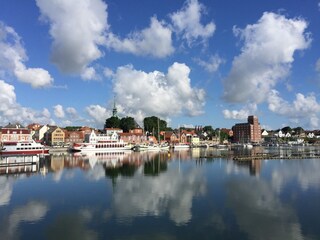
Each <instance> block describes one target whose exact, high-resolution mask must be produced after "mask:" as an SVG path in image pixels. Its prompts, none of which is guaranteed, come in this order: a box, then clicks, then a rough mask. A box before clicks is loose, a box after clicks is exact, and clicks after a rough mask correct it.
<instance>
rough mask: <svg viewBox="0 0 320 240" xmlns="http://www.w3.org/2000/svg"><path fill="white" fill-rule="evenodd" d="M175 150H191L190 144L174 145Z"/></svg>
mask: <svg viewBox="0 0 320 240" xmlns="http://www.w3.org/2000/svg"><path fill="white" fill-rule="evenodd" d="M173 148H174V149H187V148H190V144H186V143H178V144H175V145H173Z"/></svg>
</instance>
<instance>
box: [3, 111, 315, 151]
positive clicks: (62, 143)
mask: <svg viewBox="0 0 320 240" xmlns="http://www.w3.org/2000/svg"><path fill="white" fill-rule="evenodd" d="M92 132H94V134H96V135H102V134H103V135H107V136H111V135H114V134H115V135H116V137H117V138H118V139H119V140H122V141H124V142H126V143H129V144H132V145H135V144H151V143H155V144H158V143H164V142H166V143H168V144H169V145H171V146H174V145H175V144H189V145H190V146H192V147H199V146H217V145H230V144H253V145H261V144H266V145H272V144H289V145H295V144H296V145H298V144H300V145H301V144H316V143H318V141H319V140H320V131H318V130H314V131H307V130H304V129H302V128H301V127H299V128H293V129H291V128H290V127H284V128H282V129H278V130H269V131H267V130H265V129H261V126H260V124H259V120H258V118H257V117H256V116H248V119H247V122H245V123H237V124H235V125H234V126H232V127H231V128H217V129H213V128H212V127H211V126H205V127H202V126H196V127H195V128H179V129H173V130H171V131H163V130H162V131H159V133H156V132H154V133H152V132H151V133H148V132H147V131H145V129H144V128H142V127H140V126H139V125H137V124H136V126H135V127H134V128H133V129H130V130H127V131H124V130H123V129H121V128H108V127H106V128H104V129H95V128H91V127H89V126H81V127H65V128H63V127H59V126H53V125H41V124H38V123H32V124H29V125H27V126H23V125H21V124H20V123H14V124H12V123H9V124H8V125H6V126H3V127H0V142H1V144H3V143H6V142H19V141H28V140H34V141H36V142H41V143H42V144H44V145H46V146H50V147H52V148H57V147H65V148H68V147H70V146H72V145H73V144H75V143H82V142H84V141H85V139H86V136H88V135H90V134H91V133H92Z"/></svg>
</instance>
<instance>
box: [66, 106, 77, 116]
mask: <svg viewBox="0 0 320 240" xmlns="http://www.w3.org/2000/svg"><path fill="white" fill-rule="evenodd" d="M66 112H67V113H68V114H69V115H70V117H72V118H75V117H78V113H77V110H76V109H75V108H73V107H67V108H66Z"/></svg>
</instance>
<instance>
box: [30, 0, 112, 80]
mask: <svg viewBox="0 0 320 240" xmlns="http://www.w3.org/2000/svg"><path fill="white" fill-rule="evenodd" d="M36 3H37V6H38V7H39V9H40V12H41V19H42V20H44V21H47V22H48V23H49V25H50V35H51V37H52V38H53V43H52V55H51V59H52V61H53V62H54V63H55V64H56V65H57V66H58V68H59V69H60V70H61V71H62V72H65V73H74V74H81V73H82V72H83V71H85V70H86V68H87V67H88V66H89V65H90V63H91V62H93V61H94V60H97V59H99V58H100V57H101V56H102V55H103V53H102V52H101V50H100V49H99V46H100V45H102V43H103V42H104V38H105V37H104V35H105V32H106V30H107V29H108V28H109V26H108V23H107V4H106V3H104V1H102V0H70V1H60V0H52V1H46V0H36Z"/></svg>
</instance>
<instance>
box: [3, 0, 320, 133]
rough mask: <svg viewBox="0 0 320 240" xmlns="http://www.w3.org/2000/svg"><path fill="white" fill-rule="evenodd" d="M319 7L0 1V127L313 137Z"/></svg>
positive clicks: (319, 113)
mask: <svg viewBox="0 0 320 240" xmlns="http://www.w3.org/2000/svg"><path fill="white" fill-rule="evenodd" d="M319 20H320V7H319V1H311V0H310V1H301V0H294V1H289V0H287V1H275V0H272V1H253V0H244V1H230V0H227V1H211V0H202V1H197V0H186V1H178V0H176V1H172V0H161V1H160V0H153V1H149V0H141V1H132V0H112V1H103V0H69V1H61V0H51V1H45V0H35V1H21V0H20V1H18V0H10V1H9V0H5V1H2V2H1V4H0V102H1V105H0V126H1V125H6V124H7V123H8V122H16V121H18V122H21V123H23V124H28V123H31V122H38V123H41V124H46V123H49V124H57V125H60V126H68V125H89V126H94V127H98V128H102V126H103V124H104V122H105V119H106V118H108V117H110V115H111V112H112V107H113V99H114V97H115V99H116V103H117V107H118V111H119V116H120V117H122V116H132V117H134V118H135V119H136V120H137V121H138V122H141V121H142V120H143V118H144V117H146V116H152V115H156V116H160V117H161V118H164V119H166V120H167V121H168V123H169V125H170V126H172V127H178V126H182V125H188V126H192V125H193V126H195V125H203V126H205V125H212V126H213V127H227V128H230V127H232V125H233V124H234V123H237V122H244V121H246V118H247V116H248V115H252V114H254V115H257V116H258V117H259V120H260V123H261V125H262V126H263V127H265V128H268V129H276V128H280V127H283V126H287V125H290V126H292V127H295V126H302V127H303V128H306V129H317V128H320V121H319V117H320V103H319V101H320V100H319V98H320V96H319V87H320V60H319V59H320V51H319V46H320V44H319V41H320V36H319V32H320V30H319V27H318V26H319Z"/></svg>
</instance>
